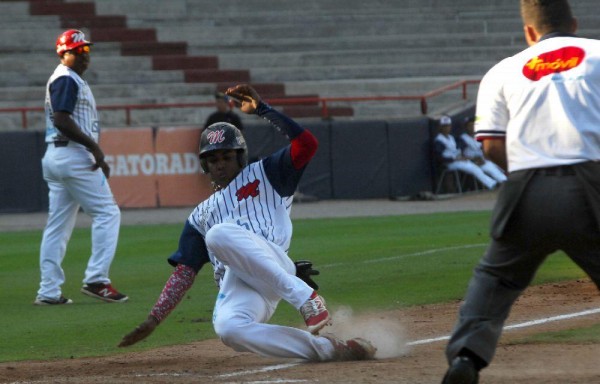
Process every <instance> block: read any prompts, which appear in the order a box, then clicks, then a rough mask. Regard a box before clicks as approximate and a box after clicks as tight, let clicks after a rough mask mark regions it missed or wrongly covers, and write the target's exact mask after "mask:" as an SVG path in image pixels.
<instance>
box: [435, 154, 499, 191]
mask: <svg viewBox="0 0 600 384" xmlns="http://www.w3.org/2000/svg"><path fill="white" fill-rule="evenodd" d="M446 167H447V168H448V169H449V170H451V171H454V170H459V171H463V172H466V173H468V174H470V175H473V176H475V177H476V178H477V180H479V181H480V182H481V183H482V184H483V185H485V187H486V188H487V189H493V188H494V187H495V186H496V184H497V182H496V180H494V179H492V178H491V177H489V176H488V175H486V174H485V173H484V172H483V170H482V169H481V168H479V167H478V166H477V164H475V163H473V162H472V161H470V160H457V161H453V162H451V163H448V164H447V165H446Z"/></svg>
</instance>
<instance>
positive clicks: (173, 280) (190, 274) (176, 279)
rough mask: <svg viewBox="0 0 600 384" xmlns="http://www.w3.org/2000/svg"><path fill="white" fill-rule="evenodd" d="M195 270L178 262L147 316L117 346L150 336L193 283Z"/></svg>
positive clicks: (125, 345) (126, 344) (133, 342)
mask: <svg viewBox="0 0 600 384" xmlns="http://www.w3.org/2000/svg"><path fill="white" fill-rule="evenodd" d="M196 274H197V272H196V271H195V270H194V268H192V267H189V266H187V265H183V264H179V265H177V267H176V268H175V270H174V271H173V273H172V274H171V277H169V280H167V283H166V284H165V287H164V288H163V291H162V293H161V294H160V296H159V298H158V300H157V301H156V304H154V307H153V308H152V310H151V311H150V314H149V315H148V318H147V319H146V320H144V322H142V323H141V324H140V325H138V326H137V327H136V328H135V329H134V330H133V331H131V332H129V333H128V334H127V335H125V336H124V337H123V339H122V340H121V342H120V343H119V347H128V346H130V345H133V344H135V343H137V342H138V341H140V340H143V339H145V338H146V337H148V336H150V334H151V333H152V332H154V329H156V327H158V325H159V324H160V323H161V322H162V321H163V320H164V319H165V318H166V317H167V316H169V314H170V313H171V311H173V309H175V307H177V305H178V304H179V303H180V302H181V299H183V296H185V293H186V292H187V291H188V290H189V289H190V288H191V286H192V285H193V284H194V280H195V278H196Z"/></svg>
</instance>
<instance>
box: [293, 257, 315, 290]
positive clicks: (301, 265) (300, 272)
mask: <svg viewBox="0 0 600 384" xmlns="http://www.w3.org/2000/svg"><path fill="white" fill-rule="evenodd" d="M294 265H295V266H296V277H299V278H300V279H302V281H304V282H305V283H306V284H308V286H309V287H311V288H312V289H314V290H315V291H318V290H319V285H318V284H317V283H315V281H314V280H313V279H312V277H311V276H317V275H319V274H320V272H319V271H317V270H316V269H313V267H312V262H311V261H308V260H298V261H294Z"/></svg>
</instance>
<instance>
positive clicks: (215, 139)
mask: <svg viewBox="0 0 600 384" xmlns="http://www.w3.org/2000/svg"><path fill="white" fill-rule="evenodd" d="M206 139H207V140H208V143H209V144H218V143H222V142H224V141H225V131H224V130H222V129H219V130H218V131H210V132H208V133H207V134H206Z"/></svg>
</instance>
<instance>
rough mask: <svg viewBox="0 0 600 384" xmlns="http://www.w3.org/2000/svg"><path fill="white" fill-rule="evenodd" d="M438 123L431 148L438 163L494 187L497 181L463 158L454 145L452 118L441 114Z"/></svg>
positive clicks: (489, 187)
mask: <svg viewBox="0 0 600 384" xmlns="http://www.w3.org/2000/svg"><path fill="white" fill-rule="evenodd" d="M439 125H440V126H439V131H440V132H439V133H438V135H437V136H436V137H435V139H434V141H433V148H434V151H435V154H436V156H437V158H438V160H439V161H440V163H442V164H443V165H444V166H445V167H446V168H447V169H449V170H451V171H454V170H458V171H461V172H465V173H468V174H470V175H473V176H474V177H475V178H476V179H477V180H478V181H480V182H481V183H482V184H483V185H485V187H486V188H487V189H494V188H495V187H496V185H497V184H498V182H497V181H496V180H494V179H492V178H491V177H489V176H488V175H486V174H485V172H483V170H482V169H481V168H479V167H478V166H477V165H476V164H475V163H474V162H472V161H471V160H469V159H467V158H465V157H464V156H463V155H462V153H461V151H460V149H458V147H457V146H456V140H455V139H454V136H452V135H451V134H450V132H451V131H452V119H451V118H450V117H449V116H442V118H441V119H440V122H439Z"/></svg>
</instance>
